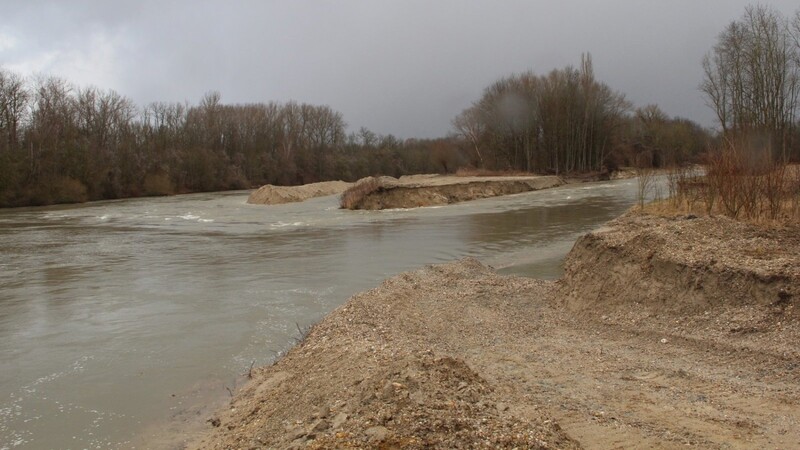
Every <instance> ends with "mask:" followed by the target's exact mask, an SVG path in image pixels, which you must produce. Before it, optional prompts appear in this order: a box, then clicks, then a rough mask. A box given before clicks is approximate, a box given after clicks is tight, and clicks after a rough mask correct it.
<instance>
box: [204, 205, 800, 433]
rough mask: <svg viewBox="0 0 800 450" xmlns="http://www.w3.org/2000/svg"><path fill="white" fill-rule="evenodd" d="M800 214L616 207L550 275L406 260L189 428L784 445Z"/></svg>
mask: <svg viewBox="0 0 800 450" xmlns="http://www.w3.org/2000/svg"><path fill="white" fill-rule="evenodd" d="M798 231H800V230H797V229H783V230H769V231H767V230H763V229H759V228H755V227H752V226H749V225H744V224H739V223H735V222H732V221H729V220H727V219H716V218H691V217H681V218H666V219H665V218H657V217H651V216H639V215H627V216H624V217H622V218H620V219H618V220H616V221H614V222H612V223H610V224H609V227H607V228H605V229H603V230H599V231H597V232H595V233H591V234H590V235H589V236H588V237H586V238H583V239H581V240H579V241H578V242H577V243H576V246H575V248H574V249H573V251H572V252H571V254H570V256H569V258H568V263H567V271H566V276H565V278H564V279H563V280H560V281H557V282H545V281H540V280H532V279H526V278H518V277H504V276H500V275H497V274H496V273H495V272H494V271H493V270H492V269H491V268H489V267H486V266H483V265H481V264H480V263H479V262H477V261H475V260H472V259H466V260H462V261H459V262H456V263H452V264H445V265H437V266H429V267H425V268H423V269H420V270H416V271H413V272H408V273H404V274H401V275H399V276H396V277H393V278H391V279H389V280H387V281H385V282H384V283H383V284H382V285H380V286H379V287H378V288H376V289H373V290H370V291H367V292H364V293H362V294H359V295H356V296H354V297H353V298H352V299H351V300H350V301H348V302H347V303H346V304H345V305H343V306H341V307H340V308H338V309H337V310H335V311H334V312H333V313H331V314H330V315H329V316H327V317H326V318H325V319H324V320H322V321H321V322H320V323H319V324H317V325H316V326H314V327H313V328H312V330H311V331H310V333H309V335H308V336H307V337H306V339H305V340H304V341H303V342H302V343H301V344H300V345H298V346H297V347H295V348H294V349H292V350H291V351H290V352H289V354H288V355H287V356H286V357H285V358H283V359H281V360H279V361H278V362H277V363H275V364H274V365H273V366H271V367H267V368H263V369H259V370H257V372H256V374H255V377H254V380H253V381H252V382H251V383H250V384H249V385H248V386H247V387H246V388H244V389H243V390H242V391H241V392H240V393H239V394H238V395H237V396H236V398H235V399H234V400H233V402H232V403H231V405H230V408H228V409H226V410H224V411H222V412H221V413H220V414H219V415H218V416H216V417H215V418H214V420H213V424H214V425H216V426H213V427H212V425H208V426H209V429H210V431H209V434H207V435H204V436H200V437H198V438H197V440H195V441H194V442H192V443H191V445H190V447H192V448H578V447H586V448H676V447H683V446H694V447H701V448H797V447H798V446H800V426H798V425H800V423H798V422H800V345H799V344H798V342H800V341H798V338H800V320H799V319H800V314H798V310H797V308H796V302H797V298H798V296H800V292H798V291H797V289H798V286H800V262H799V261H798V258H799V257H798V255H800V232H798ZM687 280H689V281H693V283H690V284H687Z"/></svg>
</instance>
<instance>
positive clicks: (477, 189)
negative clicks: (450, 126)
mask: <svg viewBox="0 0 800 450" xmlns="http://www.w3.org/2000/svg"><path fill="white" fill-rule="evenodd" d="M371 180H375V181H376V182H377V183H378V186H377V187H376V188H374V189H371V190H369V191H366V192H365V193H364V194H363V195H361V196H360V198H358V200H356V201H349V202H348V204H347V207H348V208H349V209H368V210H375V209H393V208H417V207H420V206H439V205H447V204H450V203H458V202H464V201H469V200H477V199H481V198H488V197H497V196H501V195H510V194H519V193H522V192H530V191H536V190H540V189H547V188H552V187H556V186H561V185H562V184H564V180H562V179H561V178H559V177H557V176H509V177H506V176H500V177H460V176H446V175H438V176H436V175H434V176H431V175H424V176H411V177H401V178H400V179H395V178H391V177H380V178H375V179H371ZM359 183H361V184H363V183H364V180H359V182H358V183H357V184H356V185H355V186H354V187H353V189H357V188H358V187H359Z"/></svg>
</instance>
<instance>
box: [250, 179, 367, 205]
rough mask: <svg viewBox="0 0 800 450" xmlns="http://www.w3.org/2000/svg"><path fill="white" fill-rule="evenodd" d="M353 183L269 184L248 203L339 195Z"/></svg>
mask: <svg viewBox="0 0 800 450" xmlns="http://www.w3.org/2000/svg"><path fill="white" fill-rule="evenodd" d="M352 185H353V183H348V182H346V181H323V182H321V183H311V184H304V185H302V186H273V185H271V184H267V185H264V186H261V187H260V188H258V189H256V190H255V191H253V193H251V194H250V196H249V197H248V198H247V203H251V204H254V205H279V204H282V203H293V202H302V201H305V200H308V199H310V198H314V197H324V196H326V195H337V194H341V193H342V192H344V191H346V190H347V188H349V187H350V186H352Z"/></svg>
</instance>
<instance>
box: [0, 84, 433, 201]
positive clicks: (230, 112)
mask: <svg viewBox="0 0 800 450" xmlns="http://www.w3.org/2000/svg"><path fill="white" fill-rule="evenodd" d="M441 145H442V143H441V142H438V141H437V140H406V141H400V140H399V139H397V138H395V137H393V136H391V135H386V136H381V135H376V134H375V133H372V132H370V131H369V130H366V129H361V130H360V131H359V132H358V133H351V134H347V132H346V124H345V122H344V120H343V118H342V115H341V113H339V112H336V111H334V110H332V109H331V108H329V107H327V106H314V105H307V104H298V103H294V102H290V103H285V104H279V103H267V104H248V105H225V104H222V103H221V101H220V95H219V94H218V93H216V92H211V93H209V94H207V95H205V97H204V98H203V99H202V101H201V102H200V104H199V105H196V106H191V105H188V104H186V103H153V104H150V105H147V106H145V107H143V108H140V107H137V106H136V105H135V104H134V103H133V102H132V101H131V100H130V99H128V98H125V97H123V96H121V95H119V94H117V93H116V92H114V91H102V90H98V89H96V88H92V87H90V88H75V87H74V86H72V85H71V84H70V83H68V82H67V81H65V80H62V79H59V78H54V77H49V78H41V79H37V80H33V81H30V80H26V79H24V78H22V77H20V76H19V75H17V74H15V73H12V72H9V71H4V70H0V206H21V205H44V204H51V203H64V202H79V201H85V200H99V199H113V198H123V197H135V196H142V195H167V194H172V193H176V192H197V191H214V190H228V189H242V188H249V187H253V186H258V185H262V184H267V183H271V184H299V183H308V182H314V181H321V180H330V179H345V180H355V179H358V178H361V177H364V176H367V175H372V174H378V173H381V174H387V175H393V176H400V175H402V174H406V173H418V172H430V171H435V170H437V169H436V166H435V165H434V164H435V162H434V161H433V159H432V158H431V157H430V155H431V154H432V153H433V152H434V149H435V148H436V147H437V146H441Z"/></svg>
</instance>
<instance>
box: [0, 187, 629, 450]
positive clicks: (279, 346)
mask: <svg viewBox="0 0 800 450" xmlns="http://www.w3.org/2000/svg"><path fill="white" fill-rule="evenodd" d="M247 195H248V192H244V191H243V192H229V193H214V194H196V195H185V196H176V197H168V198H157V199H136V200H121V201H113V202H101V203H91V204H85V205H78V206H62V207H49V208H26V209H12V210H0V449H3V450H5V449H16V448H24V449H50V448H63V449H68V448H74V449H84V448H132V447H136V446H137V445H140V446H141V444H140V442H142V441H141V437H142V436H143V435H145V434H147V433H148V432H149V431H148V430H151V429H152V427H153V425H154V424H164V423H169V422H170V421H173V420H177V419H176V418H180V416H181V415H182V414H183V415H185V414H187V413H189V412H191V413H192V414H198V413H202V412H201V411H202V410H200V409H196V407H197V405H202V404H210V403H211V401H212V399H219V398H223V397H224V396H227V395H228V393H227V391H228V389H231V390H233V389H235V386H236V384H237V383H241V377H240V375H241V374H242V373H245V372H247V369H248V367H249V366H250V365H251V363H253V361H255V364H256V365H264V364H268V363H270V362H271V361H272V360H273V359H274V358H275V356H276V354H277V353H279V352H281V351H282V350H285V349H286V348H288V346H289V345H291V343H292V342H294V338H295V337H297V335H298V331H297V328H298V326H299V327H301V328H302V327H304V326H307V325H310V324H312V323H314V322H315V321H317V320H319V319H320V318H321V317H322V316H324V315H325V314H326V313H328V312H330V311H331V310H332V309H334V308H335V307H337V306H338V305H340V304H342V303H343V302H344V301H346V300H347V298H348V297H349V296H350V295H352V294H354V293H356V292H358V291H362V290H365V289H368V288H371V287H373V286H375V285H377V284H378V283H379V282H380V281H381V280H382V279H384V278H386V277H389V276H391V275H394V274H396V273H398V272H401V271H404V270H408V269H411V268H414V267H417V266H420V265H423V264H428V263H439V262H445V261H450V260H453V259H456V258H460V257H464V256H474V257H477V258H478V259H480V260H481V261H483V262H485V263H488V264H490V265H492V266H494V267H495V268H497V269H498V270H499V271H500V272H501V273H508V274H518V275H525V276H534V277H539V278H555V277H558V276H559V275H560V273H561V272H560V270H561V269H560V263H561V261H562V259H563V257H564V255H565V254H566V252H567V251H569V249H570V248H571V246H572V244H573V242H574V241H575V239H576V238H577V237H578V236H579V235H580V234H581V233H584V232H586V231H588V230H590V229H592V228H594V227H596V226H598V225H600V224H601V223H603V222H605V221H607V220H609V219H611V218H613V217H615V216H617V215H619V214H621V213H622V212H623V211H624V210H626V209H627V208H629V207H630V206H631V205H632V204H633V203H634V201H635V196H636V181H635V180H621V181H614V182H599V183H587V184H581V185H571V186H565V187H560V188H555V189H551V190H546V191H539V192H533V193H527V194H520V195H514V196H508V197H501V198H494V199H486V200H479V201H474V202H468V203H462V204H457V205H450V206H445V207H438V208H421V209H415V210H388V211H369V212H359V211H343V210H339V209H338V208H337V199H336V197H323V198H318V199H313V200H310V201H307V202H304V203H299V204H288V205H278V206H269V207H267V206H260V205H247V204H245V200H246V199H247Z"/></svg>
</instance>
